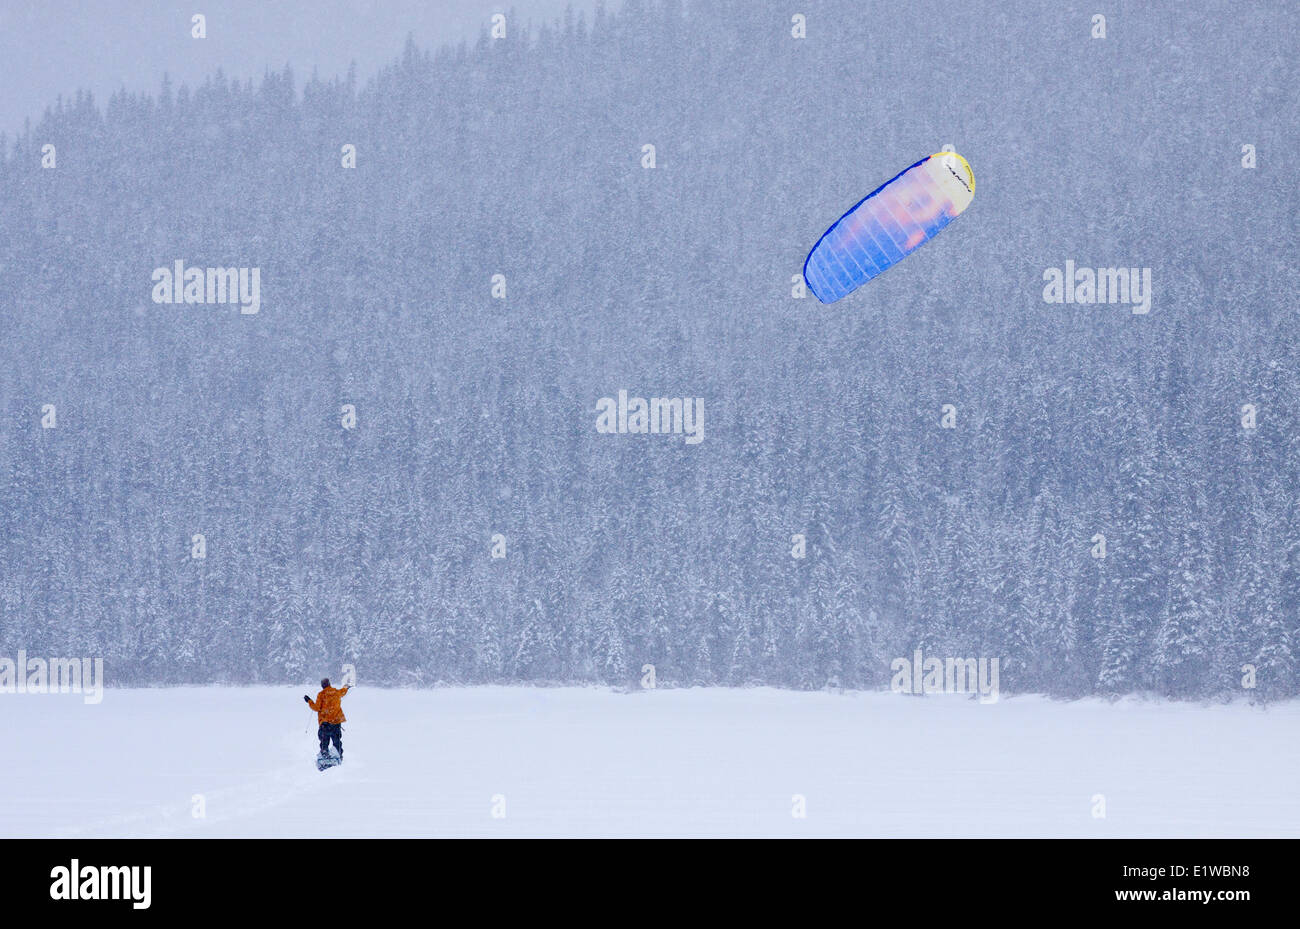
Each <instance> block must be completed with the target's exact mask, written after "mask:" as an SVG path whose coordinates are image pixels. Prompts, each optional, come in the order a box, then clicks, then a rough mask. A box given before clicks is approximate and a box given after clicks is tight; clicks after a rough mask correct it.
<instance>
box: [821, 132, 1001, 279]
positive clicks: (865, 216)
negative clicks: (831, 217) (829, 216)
mask: <svg viewBox="0 0 1300 929" xmlns="http://www.w3.org/2000/svg"><path fill="white" fill-rule="evenodd" d="M974 197H975V174H974V172H972V171H971V169H970V165H969V164H967V163H966V159H965V158H963V157H962V156H961V155H958V154H957V153H956V152H939V153H938V154H936V155H931V156H929V157H928V158H922V159H921V160H920V161H918V162H917V163H916V164H914V165H912V166H911V167H910V168H908V169H907V170H906V171H903V172H902V173H901V174H898V175H896V176H895V177H894V178H892V179H891V180H888V181H886V182H885V183H883V184H881V185H880V186H879V187H877V188H876V189H875V190H873V191H872V192H871V193H869V194H867V195H866V196H865V197H863V198H862V199H861V200H859V201H858V202H857V203H856V204H854V205H853V208H852V209H850V210H849V211H848V212H847V213H845V214H844V215H843V216H841V217H840V218H839V219H838V220H836V222H835V225H833V226H831V227H830V228H829V229H827V230H826V231H825V232H824V233H822V237H821V238H820V239H818V240H817V244H816V245H814V246H813V248H812V251H811V252H809V253H808V259H807V260H806V261H805V262H804V263H803V279H804V280H805V281H806V282H807V283H808V289H809V290H811V291H812V292H813V295H814V296H816V297H817V299H818V300H820V301H821V302H822V303H834V302H835V301H836V300H838V299H840V298H841V297H844V296H847V295H848V294H851V293H852V292H853V291H855V290H857V289H858V288H859V287H861V286H862V285H863V284H865V283H866V282H867V281H869V280H871V279H872V278H873V277H875V276H876V275H878V274H880V273H881V272H882V271H884V270H885V269H886V268H889V267H891V266H893V265H895V264H897V263H898V262H899V261H901V260H902V259H903V258H905V257H907V256H908V255H910V254H911V253H912V252H914V251H916V250H917V249H918V248H920V247H921V246H922V245H924V244H925V243H926V242H928V241H929V240H930V239H932V238H934V236H935V235H936V234H938V232H939V230H940V229H942V228H943V227H944V226H946V225H948V224H949V223H950V222H952V221H953V220H954V219H955V218H957V216H958V215H960V214H961V212H962V211H963V210H965V209H966V207H968V206H970V202H971V200H972V199H973V198H974Z"/></svg>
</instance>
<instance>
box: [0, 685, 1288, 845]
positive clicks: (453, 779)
mask: <svg viewBox="0 0 1300 929" xmlns="http://www.w3.org/2000/svg"><path fill="white" fill-rule="evenodd" d="M301 692H302V689H301V688H280V687H274V688H273V687H252V688H219V687H210V688H174V689H142V690H109V691H107V692H106V693H105V696H104V701H103V703H102V704H99V705H97V706H90V705H86V704H84V703H83V702H82V700H81V698H80V697H78V696H75V695H59V696H52V695H47V696H35V695H22V696H18V695H11V696H3V697H0V700H3V701H4V707H3V710H4V719H5V730H6V736H7V739H6V742H7V744H10V745H17V746H19V751H18V752H17V753H16V754H15V755H14V756H13V758H12V760H11V762H10V763H9V764H8V765H5V766H4V768H3V770H2V771H0V836H3V837H6V838H8V837H24V836H59V837H99V836H141V837H164V836H181V837H185V836H194V837H203V836H208V837H229V836H261V837H272V836H285V837H289V836H321V837H364V836H567V835H574V836H622V835H631V836H674V835H688V836H711V835H720V836H728V835H738V836H836V835H843V836H935V837H939V836H977V837H978V836H1096V837H1106V836H1300V796H1298V795H1297V791H1296V790H1295V788H1294V780H1295V776H1296V773H1297V772H1298V771H1300V739H1297V738H1296V736H1297V735H1298V734H1300V701H1290V702H1287V703H1284V704H1277V705H1274V706H1271V707H1268V708H1259V707H1251V706H1248V705H1245V704H1233V705H1199V704H1188V703H1167V702H1158V701H1143V700H1137V699H1125V700H1121V701H1118V702H1115V703H1109V702H1106V701H1101V700H1081V701H1077V702H1059V701H1052V700H1048V699H1045V698H1041V697H1036V696H1023V697H1014V698H1004V699H1003V700H1001V701H1000V702H999V703H997V704H993V705H980V704H978V703H977V702H976V701H974V700H971V699H967V698H962V697H944V696H931V697H925V698H914V697H902V696H896V695H893V694H884V693H846V694H827V693H798V692H791V691H780V690H773V689H768V688H754V689H733V690H727V689H685V690H659V691H655V692H647V693H632V694H620V693H615V692H612V691H609V690H606V689H602V688H554V689H552V688H528V687H513V688H512V687H477V688H443V689H432V690H382V689H377V690H369V689H366V688H364V687H363V688H359V689H355V690H353V691H352V692H350V693H349V694H348V696H347V697H346V698H345V699H344V710H345V712H346V713H347V714H348V720H349V722H348V723H347V724H346V725H345V727H344V730H345V731H344V751H345V758H346V761H345V762H344V764H343V765H342V766H341V767H338V768H334V769H331V770H329V771H325V772H318V771H316V769H315V766H314V763H313V759H314V755H315V752H316V739H315V728H316V727H315V721H314V716H313V714H311V713H310V712H309V711H308V710H307V709H306V708H305V707H303V706H302V698H301V695H300V694H301ZM195 794H201V795H202V798H203V803H204V804H205V808H206V815H205V816H204V817H202V818H196V817H195V816H194V815H192V810H193V806H194V803H195V801H194V799H193V798H194V795H195ZM795 794H801V795H803V796H804V797H806V803H807V811H808V812H807V818H806V819H797V818H794V817H792V816H791V808H792V803H793V801H792V797H793V795H795ZM1096 794H1102V795H1104V797H1105V802H1106V817H1105V818H1104V819H1099V818H1095V817H1094V816H1093V815H1092V810H1093V806H1094V800H1093V797H1094V795H1096ZM495 795H503V796H504V797H505V804H506V816H505V817H504V818H494V817H493V816H492V806H493V803H494V796H495Z"/></svg>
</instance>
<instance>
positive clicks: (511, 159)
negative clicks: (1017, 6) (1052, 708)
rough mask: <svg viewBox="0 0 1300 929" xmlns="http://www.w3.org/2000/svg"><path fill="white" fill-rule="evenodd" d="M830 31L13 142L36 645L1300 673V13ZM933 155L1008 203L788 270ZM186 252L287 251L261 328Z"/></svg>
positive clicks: (3, 342)
mask: <svg viewBox="0 0 1300 929" xmlns="http://www.w3.org/2000/svg"><path fill="white" fill-rule="evenodd" d="M799 6H801V7H802V8H803V9H802V12H803V13H804V14H805V15H806V17H807V37H806V38H795V37H793V36H792V34H791V30H792V28H793V27H792V23H791V16H792V14H793V13H794V12H796V11H795V10H791V9H788V8H787V7H786V6H784V5H781V4H767V3H758V4H756V3H751V2H743V0H718V2H709V3H692V4H683V3H681V2H674V0H662V2H654V3H652V2H642V0H626V2H625V3H624V4H623V5H622V7H621V8H620V9H619V11H618V12H617V13H609V12H606V11H605V10H604V9H603V8H602V9H598V10H597V11H596V13H595V14H594V15H591V16H588V15H580V14H577V13H571V14H569V15H568V16H566V17H565V18H564V19H563V20H562V21H561V22H557V23H552V24H547V25H545V26H538V27H532V28H525V27H524V25H523V24H522V23H515V22H513V21H512V22H511V23H510V28H509V30H508V33H507V36H506V38H504V39H492V38H490V37H489V36H488V35H487V34H486V33H485V34H484V36H483V37H482V38H481V39H480V40H479V41H478V42H477V43H476V44H463V45H460V46H457V47H444V48H438V49H424V48H420V47H417V45H416V44H415V43H414V42H413V41H411V42H408V44H407V46H406V48H405V51H404V52H403V53H402V55H401V56H400V58H399V59H398V60H396V61H395V62H394V63H393V64H392V65H391V66H390V67H388V68H386V69H385V70H384V71H382V73H380V74H378V75H377V76H375V77H374V78H373V79H370V80H367V81H364V82H363V81H361V80H359V79H358V77H357V76H356V74H355V73H349V74H347V75H340V76H316V75H312V76H311V77H310V78H306V76H305V75H301V74H297V73H295V72H294V71H293V70H292V68H290V67H286V68H284V69H283V70H280V71H276V72H273V73H267V74H266V75H265V76H264V77H262V79H261V80H259V81H255V82H250V81H244V82H240V81H235V80H231V79H228V78H227V77H226V76H224V75H223V74H221V73H217V74H214V75H213V76H212V77H211V78H210V79H209V80H208V81H206V82H205V83H204V84H203V85H202V86H199V87H185V86H181V87H174V86H171V84H170V83H169V82H167V81H165V80H164V81H163V82H162V84H161V86H160V89H159V90H158V92H157V93H156V94H151V95H145V96H142V95H134V94H127V93H119V94H117V95H115V96H113V97H112V98H111V99H109V100H107V101H104V102H102V104H101V101H97V100H95V99H93V98H91V97H90V96H89V95H88V94H84V93H83V94H79V95H78V96H76V98H75V99H72V100H66V99H65V100H60V101H59V102H58V103H57V104H56V105H54V106H52V107H51V108H50V109H48V110H47V111H46V112H45V113H44V115H42V116H41V117H40V118H39V119H36V120H34V121H33V122H31V123H30V124H29V126H28V127H27V128H26V129H25V130H24V131H23V132H22V133H21V134H19V135H18V137H17V138H14V137H12V136H10V137H8V138H4V137H0V216H3V219H4V221H3V223H0V326H2V327H3V332H4V335H3V338H2V339H0V416H2V417H3V419H2V420H0V654H4V655H8V656H10V657H13V656H15V655H16V653H17V651H18V650H19V649H26V651H27V652H28V654H30V655H44V656H54V655H58V656H65V655H67V656H77V655H92V656H102V657H104V659H105V663H106V668H107V671H108V680H109V683H110V684H176V683H204V682H224V683H253V682H298V681H305V680H314V679H316V678H318V677H319V676H321V675H322V674H324V673H336V671H337V668H338V667H339V666H340V665H341V664H343V663H351V664H354V665H355V666H356V669H357V675H358V679H359V680H361V681H364V682H367V683H384V684H425V685H427V684H434V683H439V682H445V683H481V682H516V681H531V682H608V683H614V684H625V683H629V682H632V681H634V680H636V679H637V678H638V677H639V676H640V674H641V668H642V666H643V665H645V664H652V665H654V666H655V668H656V675H657V679H658V681H659V683H660V685H661V686H662V685H665V684H677V685H700V684H724V685H749V684H760V683H761V684H771V685H777V686H782V687H793V688H820V687H823V686H825V685H826V684H827V683H828V681H831V682H836V683H838V684H840V685H841V686H844V687H884V686H887V685H888V682H889V680H890V676H891V675H890V669H889V665H890V661H891V659H893V658H895V657H898V656H909V657H910V656H911V655H912V654H913V652H914V650H915V649H918V648H919V649H922V650H923V651H924V652H925V654H926V655H936V656H941V657H946V656H956V657H976V656H996V657H999V658H1000V659H1001V662H1002V673H1001V684H1002V688H1003V690H1004V691H1040V692H1046V693H1051V694H1057V695H1061V696H1067V697H1068V696H1080V695H1085V694H1119V693H1135V692H1153V693H1158V694H1162V695H1168V696H1175V697H1181V698H1207V697H1222V696H1227V695H1231V694H1234V693H1237V694H1239V693H1242V684H1241V682H1242V678H1243V666H1244V665H1253V666H1255V668H1256V674H1257V678H1258V687H1257V688H1256V689H1255V690H1253V691H1251V692H1250V693H1251V694H1252V695H1253V696H1254V697H1256V698H1275V697H1283V696H1294V695H1296V694H1297V693H1298V692H1300V673H1298V672H1300V669H1298V667H1297V654H1296V651H1297V649H1298V648H1300V619H1298V617H1300V500H1298V499H1297V489H1298V488H1300V448H1298V447H1297V442H1298V441H1300V438H1298V437H1300V345H1298V344H1297V342H1298V340H1297V334H1298V330H1297V324H1296V305H1295V294H1296V293H1297V291H1298V290H1300V273H1298V272H1297V262H1296V255H1297V251H1296V247H1295V246H1296V241H1297V233H1298V232H1300V229H1298V223H1300V220H1298V219H1297V217H1300V208H1298V207H1300V204H1298V203H1297V198H1298V195H1297V192H1296V191H1297V188H1296V185H1295V184H1294V182H1293V180H1292V179H1291V173H1290V170H1289V165H1288V164H1287V160H1288V159H1289V152H1286V151H1284V149H1285V148H1286V147H1287V144H1288V143H1287V140H1288V137H1289V136H1290V135H1291V134H1293V133H1294V127H1295V126H1296V125H1300V105H1298V103H1297V99H1298V95H1297V93H1296V89H1295V88H1296V83H1295V72H1294V60H1293V59H1294V49H1293V48H1291V47H1289V43H1291V42H1293V37H1294V35H1296V34H1297V32H1300V14H1298V13H1297V11H1296V9H1294V8H1292V9H1289V10H1288V9H1284V8H1282V7H1281V5H1278V7H1277V8H1274V9H1265V6H1266V5H1261V7H1258V8H1246V9H1235V8H1234V10H1233V11H1232V15H1231V18H1228V17H1227V16H1226V15H1225V17H1224V18H1222V19H1219V18H1216V17H1207V16H1195V17H1194V16H1191V15H1190V14H1189V13H1187V12H1185V11H1184V8H1183V7H1182V6H1179V5H1177V4H1172V3H1150V4H1143V5H1142V6H1141V9H1131V10H1129V11H1128V12H1127V13H1126V14H1125V15H1124V16H1122V17H1121V16H1116V17H1113V18H1112V19H1111V22H1110V23H1109V35H1108V37H1107V38H1106V39H1104V40H1098V39H1092V38H1091V37H1090V36H1089V17H1090V15H1091V12H1092V11H1091V10H1090V9H1087V10H1085V9H1084V8H1082V7H1079V6H1078V5H1077V4H1041V5H1033V8H1032V9H1029V10H1024V11H1020V12H1017V13H1012V12H1010V11H1007V10H1005V9H1003V7H1002V5H1001V4H995V3H992V2H988V0H975V2H964V3H959V4H932V3H906V4H903V3H897V4H876V5H871V6H872V8H871V9H870V10H867V9H866V6H867V5H864V4H861V3H857V2H853V0H815V2H808V3H803V4H799ZM936 22H942V23H943V28H936V27H935V26H934V25H933V24H934V23H936ZM1288 36H1290V37H1291V38H1288ZM160 77H161V76H160ZM945 144H951V145H953V146H954V147H955V148H956V149H957V151H959V152H961V153H962V154H963V155H964V156H966V157H967V158H968V159H969V160H970V163H971V165H972V166H973V169H974V172H975V176H976V179H977V185H978V186H977V193H976V197H975V201H974V204H973V205H972V207H971V208H970V209H969V210H968V211H967V212H966V213H965V214H964V215H963V216H962V217H960V218H959V219H958V220H957V221H956V222H954V223H953V224H952V226H951V227H950V228H949V229H947V230H945V231H944V232H943V233H942V234H941V235H940V236H939V237H937V238H936V239H935V241H934V242H932V243H930V244H928V245H926V246H925V247H924V248H922V249H921V250H920V251H918V252H917V253H916V254H914V255H912V256H911V257H909V258H907V259H906V260H905V261H904V262H902V263H900V265H899V266H898V267H897V268H894V269H892V270H890V271H889V272H887V273H886V274H884V275H882V276H881V277H880V278H879V279H877V280H875V281H873V282H872V283H870V284H868V285H867V286H866V287H865V288H863V289H862V290H860V291H859V292H857V293H855V294H853V295H851V296H850V297H848V298H846V299H844V300H842V301H840V302H838V303H835V304H832V305H829V306H822V305H820V304H819V303H818V302H817V301H816V299H814V298H812V297H811V296H809V297H806V298H803V299H800V298H798V297H797V296H796V285H795V283H794V281H795V280H796V279H797V276H798V274H799V271H800V268H801V267H802V263H803V259H804V256H805V255H806V254H807V251H808V249H809V248H810V247H811V245H812V244H813V243H814V242H815V241H816V240H817V237H818V236H819V235H820V234H821V233H822V232H823V231H824V230H825V228H826V227H827V226H828V225H829V224H830V223H831V222H832V221H834V220H835V218H836V217H838V216H839V215H840V214H841V213H842V212H843V211H844V210H845V209H847V208H848V207H849V206H851V205H852V204H853V203H854V202H856V201H857V200H858V199H859V198H861V197H862V196H863V195H864V194H866V193H867V192H868V191H870V190H871V189H873V188H874V187H876V186H877V185H878V184H880V183H881V182H882V181H884V180H885V179H887V178H889V177H891V176H893V175H894V174H896V173H897V172H898V171H900V170H901V169H902V168H904V167H906V166H907V165H909V164H912V163H913V162H915V161H917V160H918V159H920V158H922V157H924V156H925V155H928V154H930V153H932V152H935V151H938V150H939V149H940V148H941V147H942V146H943V145H945ZM1244 144H1251V145H1254V146H1256V148H1257V151H1258V158H1259V162H1258V167H1257V168H1254V169H1247V168H1243V166H1242V161H1241V159H1242V151H1241V150H1242V145H1244ZM46 145H53V146H54V147H55V151H56V153H57V166H56V167H54V168H43V167H42V158H43V146H46ZM345 145H354V146H355V151H356V166H355V167H354V168H349V167H344V166H343V164H342V158H343V155H342V148H343V146H345ZM646 145H653V146H654V166H653V167H646V166H645V165H646V163H647V162H646V161H645V159H646V155H645V149H644V148H643V146H646ZM178 260H183V261H184V262H185V264H186V265H187V266H192V267H229V266H238V267H250V268H258V269H260V281H261V310H260V312H259V313H257V314H256V315H242V314H241V313H240V312H239V308H238V307H237V306H232V305H210V304H209V305H205V304H193V305H188V304H181V305H176V304H160V303H155V302H154V301H153V299H152V298H151V292H152V290H153V287H154V283H153V280H152V278H151V275H152V274H153V271H154V269H155V268H160V267H166V268H170V267H171V266H172V265H173V263H174V262H176V261H178ZM1067 260H1072V261H1074V262H1076V263H1077V264H1079V265H1080V266H1088V267H1108V266H1125V267H1128V266H1132V267H1149V268H1151V269H1152V277H1153V282H1154V283H1153V291H1154V298H1153V301H1152V308H1151V312H1150V313H1149V314H1147V315H1136V314H1133V313H1132V312H1131V309H1130V308H1129V307H1128V306H1123V305H1081V304H1067V305H1060V304H1050V303H1047V302H1045V301H1044V299H1043V287H1044V283H1043V273H1044V271H1045V270H1046V269H1048V268H1053V267H1064V264H1065V262H1066V261H1067ZM494 275H502V276H503V278H502V279H503V280H504V285H505V298H504V299H498V298H495V297H494V296H493V292H492V291H493V283H492V282H493V276H494ZM498 280H501V279H498ZM620 389H625V390H627V391H628V393H629V394H630V395H634V396H642V397H655V396H663V397H698V398H701V400H702V404H703V409H704V427H705V432H704V436H705V437H704V440H703V441H702V442H700V443H699V444H688V443H686V442H685V441H684V440H683V438H682V437H681V436H665V435H605V434H600V433H598V432H597V431H596V428H595V422H596V403H597V401H598V400H599V399H600V398H601V397H606V396H615V395H617V393H618V391H619V390H620ZM346 404H352V405H354V407H355V410H356V417H357V421H356V426H355V428H352V429H348V428H344V426H343V425H342V419H343V415H344V414H343V412H342V410H343V407H344V405H346ZM945 404H951V405H952V406H953V407H955V410H956V413H955V416H956V418H955V428H942V427H941V416H942V415H943V414H942V410H943V407H944V405H945ZM1248 404H1249V405H1252V406H1253V407H1254V408H1255V410H1256V421H1255V425H1254V427H1253V428H1246V427H1245V426H1244V425H1243V415H1244V414H1243V407H1244V406H1246V405H1248ZM48 405H52V406H53V408H54V411H55V413H56V416H57V425H56V426H55V427H54V428H44V426H43V419H44V418H45V416H46V412H47V406H48ZM196 534H202V535H203V537H204V540H205V543H206V557H204V558H201V559H198V558H194V557H192V548H193V544H194V542H193V539H194V536H195V535H196ZM494 535H500V536H502V537H504V545H505V557H503V558H493V557H492V548H493V537H494ZM795 535H803V536H804V537H805V539H806V546H807V550H806V557H804V558H795V557H792V549H793V548H794V546H795V541H794V539H793V537H794V536H795ZM1098 535H1101V536H1104V538H1105V557H1104V558H1099V557H1096V555H1097V553H1098V549H1097V544H1098V543H1097V540H1096V537H1097V536H1098Z"/></svg>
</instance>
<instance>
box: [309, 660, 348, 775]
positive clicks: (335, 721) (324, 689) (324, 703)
mask: <svg viewBox="0 0 1300 929" xmlns="http://www.w3.org/2000/svg"><path fill="white" fill-rule="evenodd" d="M320 686H321V692H320V693H318V694H317V695H316V699H315V700H313V699H312V698H311V697H309V696H307V695H306V694H303V695H302V698H303V699H304V700H306V701H307V705H308V706H309V707H311V708H312V709H313V710H315V711H316V721H317V722H318V723H320V727H319V728H318V729H317V730H316V738H318V739H320V753H321V755H328V754H329V750H330V742H331V741H333V742H334V747H335V748H337V749H338V750H339V761H342V760H343V724H344V723H345V722H347V721H348V718H347V717H346V716H344V715H343V695H344V694H346V693H347V692H348V690H350V689H351V688H350V687H344V688H343V689H342V690H339V689H338V688H335V687H331V686H330V679H329V678H328V677H326V678H322V679H321V682H320Z"/></svg>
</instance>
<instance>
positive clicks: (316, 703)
mask: <svg viewBox="0 0 1300 929" xmlns="http://www.w3.org/2000/svg"><path fill="white" fill-rule="evenodd" d="M347 692H348V688H347V687H344V688H343V689H342V690H339V689H338V688H337V687H326V688H325V689H324V690H322V691H321V692H320V693H318V694H317V695H316V699H315V700H308V701H307V705H308V706H309V707H311V708H312V709H313V710H315V711H316V719H317V721H319V722H322V723H345V722H347V721H348V718H347V717H346V716H344V715H343V702H342V701H343V695H344V694H345V693H347Z"/></svg>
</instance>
